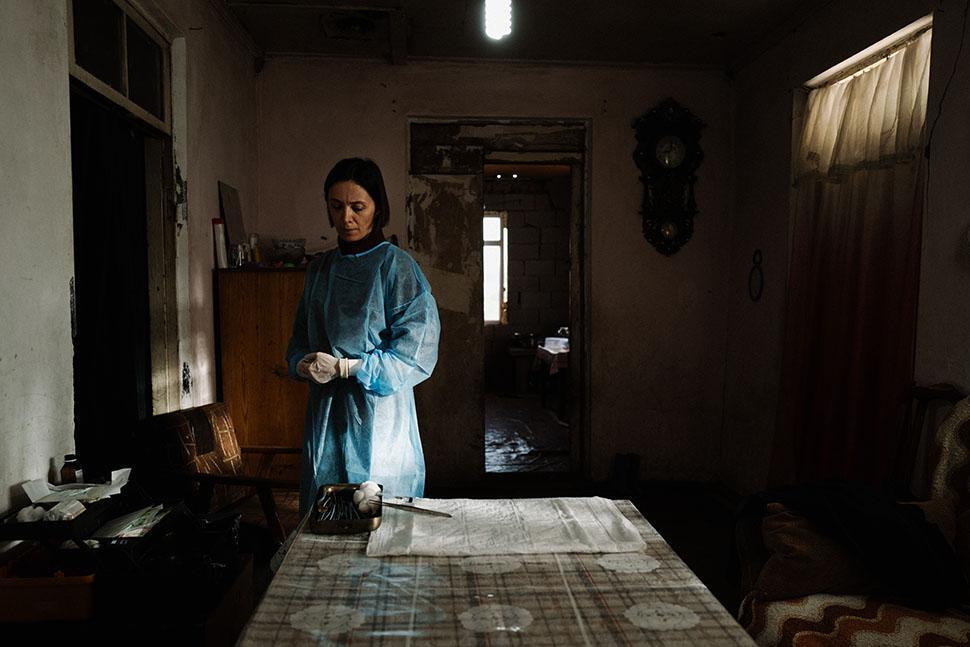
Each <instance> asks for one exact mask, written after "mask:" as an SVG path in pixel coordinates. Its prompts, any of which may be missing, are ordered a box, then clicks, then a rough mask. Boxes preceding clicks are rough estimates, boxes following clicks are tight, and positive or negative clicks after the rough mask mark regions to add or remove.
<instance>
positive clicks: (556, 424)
mask: <svg viewBox="0 0 970 647" xmlns="http://www.w3.org/2000/svg"><path fill="white" fill-rule="evenodd" d="M568 470H569V426H568V425H567V424H564V423H563V422H561V421H560V420H559V418H558V417H557V416H556V414H555V413H554V412H553V409H551V408H548V407H543V406H542V403H541V402H540V400H539V396H538V395H529V396H524V397H518V398H517V397H510V396H502V395H495V394H486V395H485V471H486V472H487V473H489V474H497V473H509V472H565V471H568Z"/></svg>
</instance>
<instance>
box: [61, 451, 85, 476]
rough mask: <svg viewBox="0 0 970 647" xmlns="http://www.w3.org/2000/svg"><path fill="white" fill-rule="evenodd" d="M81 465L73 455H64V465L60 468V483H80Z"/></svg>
mask: <svg viewBox="0 0 970 647" xmlns="http://www.w3.org/2000/svg"><path fill="white" fill-rule="evenodd" d="M82 478H83V477H82V476H81V463H79V462H78V460H77V456H76V455H75V454H65V455H64V465H63V466H62V467H61V483H80V482H81V479H82Z"/></svg>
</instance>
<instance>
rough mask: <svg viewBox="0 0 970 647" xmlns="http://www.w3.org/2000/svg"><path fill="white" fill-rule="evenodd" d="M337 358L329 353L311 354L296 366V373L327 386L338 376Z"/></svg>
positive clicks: (305, 356)
mask: <svg viewBox="0 0 970 647" xmlns="http://www.w3.org/2000/svg"><path fill="white" fill-rule="evenodd" d="M338 371H339V369H338V362H337V358H336V357H334V356H333V355H329V354H327V353H309V354H308V355H304V356H303V359H301V360H300V363H299V364H297V365H296V372H297V373H299V374H300V375H302V376H303V377H305V378H307V379H309V380H313V381H314V382H316V383H317V384H326V383H327V382H330V381H331V380H333V379H334V378H335V377H337V375H338Z"/></svg>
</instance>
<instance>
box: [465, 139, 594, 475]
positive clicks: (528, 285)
mask: <svg viewBox="0 0 970 647" xmlns="http://www.w3.org/2000/svg"><path fill="white" fill-rule="evenodd" d="M484 175H485V181H484V197H485V213H484V216H483V227H482V236H483V252H482V253H483V265H482V272H483V292H484V294H483V296H484V300H485V305H484V313H485V314H484V337H485V365H484V371H485V380H484V383H485V472H486V473H488V474H502V473H524V472H543V473H547V472H553V473H556V472H558V473H565V472H569V471H570V460H569V453H570V452H569V446H570V433H569V428H570V417H571V416H570V410H571V408H572V404H573V403H572V398H571V393H570V389H569V382H570V380H569V377H570V374H569V368H570V367H569V355H570V352H569V351H570V347H569V333H570V320H569V317H570V309H569V302H570V298H574V299H575V298H578V293H577V294H575V295H574V294H572V293H571V291H570V280H569V279H570V276H569V274H570V273H569V269H570V248H571V245H570V231H571V227H570V219H571V215H572V214H571V206H572V200H571V193H572V186H571V175H572V173H571V167H570V166H569V165H568V164H555V163H550V164H543V163H539V162H532V163H508V162H504V163H503V162H491V161H490V160H489V158H486V162H485V167H484Z"/></svg>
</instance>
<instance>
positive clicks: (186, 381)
mask: <svg viewBox="0 0 970 647" xmlns="http://www.w3.org/2000/svg"><path fill="white" fill-rule="evenodd" d="M191 392H192V369H190V368H189V363H188V362H182V395H189V394H190V393H191Z"/></svg>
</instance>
